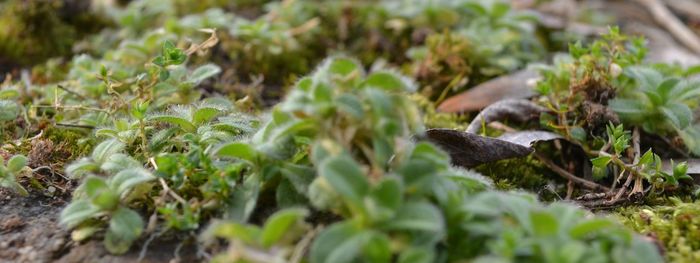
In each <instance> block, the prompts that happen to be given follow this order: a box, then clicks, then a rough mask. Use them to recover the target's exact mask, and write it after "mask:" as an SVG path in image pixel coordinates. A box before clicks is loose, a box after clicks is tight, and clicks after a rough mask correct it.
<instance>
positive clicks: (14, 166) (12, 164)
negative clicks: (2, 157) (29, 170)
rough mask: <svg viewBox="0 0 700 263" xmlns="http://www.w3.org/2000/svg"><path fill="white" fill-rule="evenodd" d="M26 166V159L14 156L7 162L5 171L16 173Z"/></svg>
mask: <svg viewBox="0 0 700 263" xmlns="http://www.w3.org/2000/svg"><path fill="white" fill-rule="evenodd" d="M26 165H27V157H25V156H24V155H15V156H12V158H10V160H9V161H7V170H9V171H10V172H13V173H17V172H19V171H20V170H22V168H24V166H26Z"/></svg>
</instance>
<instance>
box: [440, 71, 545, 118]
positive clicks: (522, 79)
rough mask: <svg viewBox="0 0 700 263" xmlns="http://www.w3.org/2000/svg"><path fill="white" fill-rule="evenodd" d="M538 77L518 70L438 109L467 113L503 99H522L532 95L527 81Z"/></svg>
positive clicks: (470, 91) (535, 73)
mask: <svg viewBox="0 0 700 263" xmlns="http://www.w3.org/2000/svg"><path fill="white" fill-rule="evenodd" d="M537 76H538V73H537V72H535V71H533V70H527V69H525V70H520V71H517V72H515V73H512V74H509V75H505V76H501V77H498V78H495V79H492V80H489V81H487V82H484V83H482V84H479V85H477V86H476V87H473V88H471V89H469V90H467V91H464V92H462V93H460V94H457V95H455V96H452V97H450V98H448V99H446V100H445V101H444V102H443V103H441V104H440V106H439V107H438V111H441V112H453V113H456V112H468V111H475V110H480V109H483V108H485V107H487V106H489V105H491V104H493V103H495V102H497V101H501V100H505V99H524V98H529V97H531V96H532V95H534V94H535V93H534V91H533V90H532V87H530V86H529V85H528V81H529V80H531V79H534V78H536V77H537Z"/></svg>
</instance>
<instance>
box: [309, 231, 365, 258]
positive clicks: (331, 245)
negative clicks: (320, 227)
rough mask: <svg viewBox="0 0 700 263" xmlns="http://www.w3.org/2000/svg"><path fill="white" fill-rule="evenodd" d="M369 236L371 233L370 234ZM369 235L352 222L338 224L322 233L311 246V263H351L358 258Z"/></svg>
mask: <svg viewBox="0 0 700 263" xmlns="http://www.w3.org/2000/svg"><path fill="white" fill-rule="evenodd" d="M368 234H369V233H368ZM369 237H371V236H368V235H367V234H363V231H362V230H360V229H359V228H357V227H356V226H354V225H353V224H351V223H350V222H341V223H336V224H333V225H332V226H330V227H329V228H327V229H325V230H324V231H323V232H321V233H320V234H319V235H318V237H317V238H316V240H314V243H313V245H312V246H311V252H310V262H311V263H349V262H353V260H354V259H356V258H358V256H359V254H360V251H361V249H362V247H363V246H364V245H365V243H366V242H367V240H368V238H369Z"/></svg>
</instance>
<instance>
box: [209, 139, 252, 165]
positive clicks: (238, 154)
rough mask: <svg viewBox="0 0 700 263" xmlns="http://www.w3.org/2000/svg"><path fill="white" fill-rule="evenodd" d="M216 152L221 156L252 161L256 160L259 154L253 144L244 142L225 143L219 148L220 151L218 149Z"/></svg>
mask: <svg viewBox="0 0 700 263" xmlns="http://www.w3.org/2000/svg"><path fill="white" fill-rule="evenodd" d="M216 154H217V155H219V156H224V157H233V158H238V159H241V160H246V161H250V162H255V161H256V158H257V156H258V153H257V151H256V150H255V149H254V148H253V146H251V145H250V144H247V143H242V142H233V143H229V144H225V145H224V146H222V147H221V148H219V150H218V151H216Z"/></svg>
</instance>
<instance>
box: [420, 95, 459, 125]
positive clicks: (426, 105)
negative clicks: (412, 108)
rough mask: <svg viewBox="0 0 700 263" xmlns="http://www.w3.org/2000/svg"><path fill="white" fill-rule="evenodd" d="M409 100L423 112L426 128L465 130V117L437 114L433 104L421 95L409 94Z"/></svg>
mask: <svg viewBox="0 0 700 263" xmlns="http://www.w3.org/2000/svg"><path fill="white" fill-rule="evenodd" d="M410 99H411V100H412V101H413V102H415V103H416V104H417V105H418V107H420V110H421V111H422V112H423V123H424V124H425V126H426V127H428V128H448V129H456V130H465V129H467V125H468V124H469V122H468V121H467V116H464V115H459V114H454V113H444V112H438V111H437V110H436V109H435V108H436V106H435V103H433V102H432V101H430V100H429V99H428V98H427V97H425V96H423V95H421V94H417V93H414V94H411V95H410Z"/></svg>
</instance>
